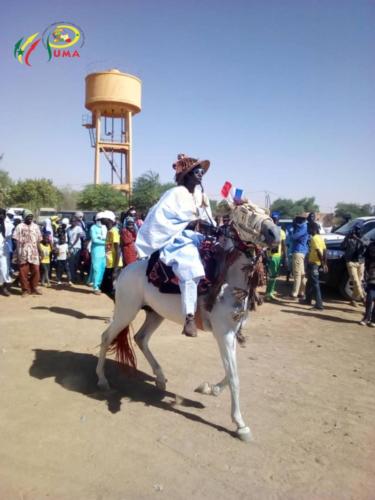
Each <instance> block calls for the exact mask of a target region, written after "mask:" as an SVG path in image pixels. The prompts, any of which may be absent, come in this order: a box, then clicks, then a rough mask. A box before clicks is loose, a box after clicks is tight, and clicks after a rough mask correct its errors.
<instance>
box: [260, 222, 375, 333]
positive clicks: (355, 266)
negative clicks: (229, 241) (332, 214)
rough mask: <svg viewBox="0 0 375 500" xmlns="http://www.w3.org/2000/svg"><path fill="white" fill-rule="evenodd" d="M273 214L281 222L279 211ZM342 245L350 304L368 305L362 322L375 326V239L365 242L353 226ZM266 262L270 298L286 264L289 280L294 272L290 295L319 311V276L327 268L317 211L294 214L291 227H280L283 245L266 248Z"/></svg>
mask: <svg viewBox="0 0 375 500" xmlns="http://www.w3.org/2000/svg"><path fill="white" fill-rule="evenodd" d="M272 218H273V221H274V222H275V223H276V224H279V217H278V214H272ZM341 248H342V250H343V251H344V259H345V263H346V268H347V271H348V275H349V277H350V279H351V282H352V284H353V297H352V300H351V305H352V306H355V307H357V305H358V303H362V304H363V305H365V313H364V316H363V319H362V320H361V321H360V322H359V323H360V324H361V325H368V326H371V327H375V307H374V301H375V242H370V243H365V242H364V241H363V240H362V239H361V234H360V227H359V226H354V228H353V230H352V231H351V232H350V233H349V234H348V235H347V236H346V237H345V239H344V241H343V243H342V246H341ZM266 266H267V274H268V280H267V288H266V295H265V299H266V300H267V301H273V300H275V299H276V295H275V293H276V292H275V288H276V279H277V276H278V275H279V273H280V269H281V266H283V268H284V270H285V272H286V275H287V281H289V279H290V275H291V274H292V276H293V285H292V289H291V292H290V298H291V299H293V300H299V302H300V303H301V304H304V305H308V306H312V307H313V309H317V310H319V311H322V310H323V309H324V305H323V299H322V293H321V289H320V281H319V276H320V272H323V273H327V272H328V266H327V249H326V245H325V242H324V238H323V237H322V236H321V235H320V226H319V224H318V223H317V222H316V214H315V213H310V214H307V213H301V214H299V215H298V216H297V217H295V218H294V220H293V224H292V226H291V227H290V228H289V230H286V229H283V228H282V229H281V242H280V245H279V247H278V249H276V250H275V251H273V252H271V251H270V250H268V251H267V253H266ZM363 284H364V286H363ZM313 301H314V304H313Z"/></svg>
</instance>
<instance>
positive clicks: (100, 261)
mask: <svg viewBox="0 0 375 500" xmlns="http://www.w3.org/2000/svg"><path fill="white" fill-rule="evenodd" d="M102 219H103V212H98V213H97V214H96V217H95V224H93V225H92V226H91V228H90V238H91V273H90V275H91V281H92V284H93V290H94V293H95V294H96V295H100V293H101V291H100V286H101V284H102V281H103V276H104V271H105V243H106V238H107V227H106V226H105V225H104V224H103V223H102Z"/></svg>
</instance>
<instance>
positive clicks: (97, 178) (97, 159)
mask: <svg viewBox="0 0 375 500" xmlns="http://www.w3.org/2000/svg"><path fill="white" fill-rule="evenodd" d="M95 130H96V141H95V171H94V184H100V174H99V169H100V147H99V143H100V113H99V112H98V113H96V115H95Z"/></svg>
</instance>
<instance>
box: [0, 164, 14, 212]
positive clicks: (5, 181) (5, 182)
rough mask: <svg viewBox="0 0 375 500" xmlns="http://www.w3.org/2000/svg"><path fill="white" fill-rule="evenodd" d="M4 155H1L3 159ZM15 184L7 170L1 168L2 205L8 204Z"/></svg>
mask: <svg viewBox="0 0 375 500" xmlns="http://www.w3.org/2000/svg"><path fill="white" fill-rule="evenodd" d="M1 158H2V156H0V160H1ZM12 185H13V181H12V179H11V177H10V175H9V174H8V172H6V171H5V170H0V207H5V206H6V205H7V204H8V198H9V191H10V188H11V187H12Z"/></svg>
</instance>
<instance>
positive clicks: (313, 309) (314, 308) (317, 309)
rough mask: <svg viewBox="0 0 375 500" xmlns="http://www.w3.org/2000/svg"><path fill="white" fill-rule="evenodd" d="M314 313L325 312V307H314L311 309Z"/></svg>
mask: <svg viewBox="0 0 375 500" xmlns="http://www.w3.org/2000/svg"><path fill="white" fill-rule="evenodd" d="M311 310H312V311H324V307H323V306H314V307H312V308H311Z"/></svg>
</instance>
